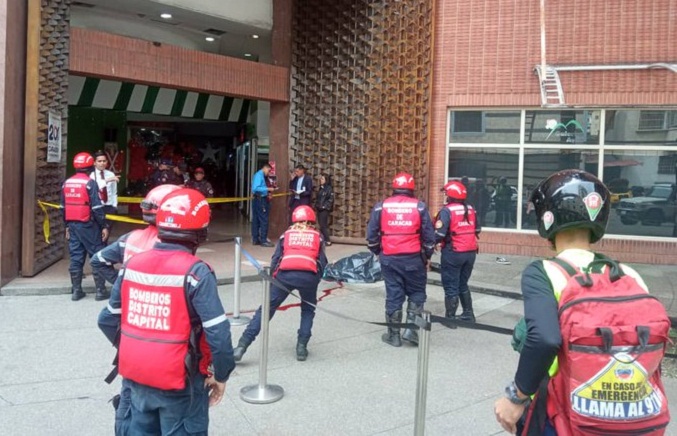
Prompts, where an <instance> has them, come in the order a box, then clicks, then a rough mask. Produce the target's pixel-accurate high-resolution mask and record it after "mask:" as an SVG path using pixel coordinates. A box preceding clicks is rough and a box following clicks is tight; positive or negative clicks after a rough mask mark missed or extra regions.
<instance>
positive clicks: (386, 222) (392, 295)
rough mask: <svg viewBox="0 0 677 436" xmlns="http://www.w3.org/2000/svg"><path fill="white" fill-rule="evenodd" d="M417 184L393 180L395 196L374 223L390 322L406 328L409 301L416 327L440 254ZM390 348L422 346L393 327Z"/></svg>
mask: <svg viewBox="0 0 677 436" xmlns="http://www.w3.org/2000/svg"><path fill="white" fill-rule="evenodd" d="M415 186H416V185H415V183H414V178H413V177H412V176H411V175H410V174H407V173H399V174H397V175H396V176H395V178H394V179H393V183H392V187H393V195H392V196H391V197H389V198H386V199H385V200H384V201H383V202H379V203H376V205H375V206H374V209H373V210H372V211H371V216H370V217H369V224H368V226H367V243H368V247H369V250H370V251H371V252H372V253H374V254H377V255H380V261H381V270H382V271H383V278H384V280H385V284H386V322H391V323H401V322H402V304H403V303H404V300H405V298H408V300H409V302H408V304H407V322H414V320H415V318H416V315H420V314H421V312H422V311H423V305H424V304H425V301H426V293H425V286H426V280H427V273H426V270H427V267H428V265H429V263H430V257H431V256H432V255H433V251H434V249H435V232H434V229H433V225H432V222H431V220H430V215H429V213H428V208H427V206H426V205H425V203H424V202H422V201H419V200H417V199H416V197H414V188H415ZM382 339H383V341H384V342H385V343H387V344H389V345H392V346H393V347H400V346H401V345H402V339H404V340H405V341H407V342H410V343H412V344H414V345H418V333H417V332H416V331H414V330H411V329H406V330H405V331H404V333H403V334H402V337H400V329H399V328H394V327H388V332H387V333H385V334H384V335H383V336H382Z"/></svg>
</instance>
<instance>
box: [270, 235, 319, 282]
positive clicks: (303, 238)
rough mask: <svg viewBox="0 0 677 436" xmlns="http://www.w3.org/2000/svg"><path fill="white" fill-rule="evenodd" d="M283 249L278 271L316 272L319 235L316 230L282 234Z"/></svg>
mask: <svg viewBox="0 0 677 436" xmlns="http://www.w3.org/2000/svg"><path fill="white" fill-rule="evenodd" d="M283 248H284V254H283V255H282V260H281V261H280V266H279V267H278V269H279V270H281V271H291V270H293V271H312V272H314V273H316V272H317V258H318V255H319V254H320V233H319V232H318V231H317V230H311V229H309V230H294V229H290V230H287V231H286V232H284V246H283Z"/></svg>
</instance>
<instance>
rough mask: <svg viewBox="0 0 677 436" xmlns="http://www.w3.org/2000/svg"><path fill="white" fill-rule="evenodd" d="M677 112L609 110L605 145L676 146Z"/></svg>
mask: <svg viewBox="0 0 677 436" xmlns="http://www.w3.org/2000/svg"><path fill="white" fill-rule="evenodd" d="M675 113H677V111H675V110H664V111H655V110H651V111H647V110H639V109H621V110H614V109H608V110H607V111H606V120H605V124H606V126H605V132H604V142H605V143H606V144H611V145H644V146H652V145H657V146H664V145H671V146H674V147H677V125H675V124H677V119H676V118H677V116H676V115H675ZM673 123H675V124H673Z"/></svg>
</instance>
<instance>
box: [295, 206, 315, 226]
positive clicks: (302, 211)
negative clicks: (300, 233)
mask: <svg viewBox="0 0 677 436" xmlns="http://www.w3.org/2000/svg"><path fill="white" fill-rule="evenodd" d="M291 221H292V222H293V223H298V222H301V221H312V222H315V221H316V218H315V211H314V210H313V209H312V208H311V207H310V206H299V207H297V208H296V209H294V212H293V213H292V214H291Z"/></svg>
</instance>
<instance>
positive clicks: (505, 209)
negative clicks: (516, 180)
mask: <svg viewBox="0 0 677 436" xmlns="http://www.w3.org/2000/svg"><path fill="white" fill-rule="evenodd" d="M495 189H496V193H495V194H494V206H495V209H496V221H495V222H494V225H495V226H496V227H503V226H505V227H506V228H508V227H510V213H511V208H512V190H511V189H510V186H508V180H507V179H506V178H505V177H503V176H501V177H499V179H498V185H496V188H495Z"/></svg>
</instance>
